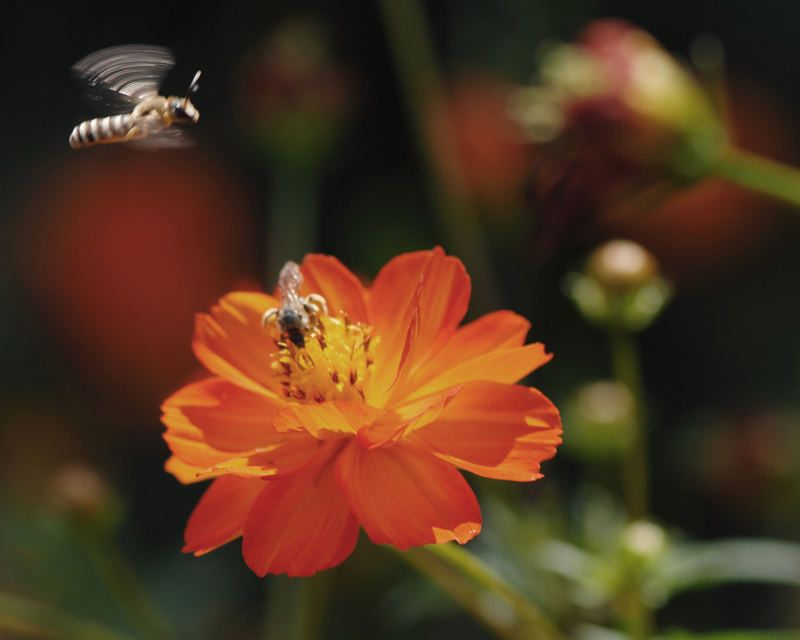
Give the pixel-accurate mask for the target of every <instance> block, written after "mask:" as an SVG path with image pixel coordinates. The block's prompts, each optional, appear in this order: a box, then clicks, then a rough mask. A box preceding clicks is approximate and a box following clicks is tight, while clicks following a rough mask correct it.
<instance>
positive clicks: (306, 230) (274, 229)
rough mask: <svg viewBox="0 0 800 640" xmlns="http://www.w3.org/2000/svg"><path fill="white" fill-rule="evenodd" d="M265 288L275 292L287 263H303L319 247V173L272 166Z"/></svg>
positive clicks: (277, 165)
mask: <svg viewBox="0 0 800 640" xmlns="http://www.w3.org/2000/svg"><path fill="white" fill-rule="evenodd" d="M272 169H273V170H272V179H271V185H270V193H271V200H270V211H269V218H268V219H269V224H268V226H267V232H266V246H265V247H264V250H265V252H266V267H265V272H264V280H265V286H266V287H267V288H268V290H269V289H271V288H272V287H273V286H275V283H276V282H277V280H278V273H279V272H280V270H281V267H282V266H283V265H284V263H285V262H286V261H287V260H294V261H295V262H301V261H302V260H303V256H304V255H306V254H307V253H311V252H313V251H315V250H316V248H317V197H318V190H319V183H318V180H317V172H316V171H315V170H313V169H310V168H307V167H302V166H291V163H287V164H284V165H281V164H280V163H279V162H274V163H273V164H272Z"/></svg>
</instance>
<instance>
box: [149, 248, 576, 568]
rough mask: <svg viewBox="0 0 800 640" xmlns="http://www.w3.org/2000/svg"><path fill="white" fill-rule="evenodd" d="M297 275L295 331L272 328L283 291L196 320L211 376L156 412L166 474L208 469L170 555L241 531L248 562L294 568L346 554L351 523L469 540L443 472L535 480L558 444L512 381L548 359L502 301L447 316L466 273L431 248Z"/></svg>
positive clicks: (468, 493) (547, 406)
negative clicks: (364, 269) (372, 275)
mask: <svg viewBox="0 0 800 640" xmlns="http://www.w3.org/2000/svg"><path fill="white" fill-rule="evenodd" d="M287 268H288V269H289V270H290V271H291V272H292V273H294V267H287ZM298 271H299V275H300V276H301V278H299V279H298V280H293V282H295V283H296V285H297V288H296V289H293V290H292V293H293V295H296V296H297V300H300V301H301V304H302V301H306V302H314V304H315V305H316V311H315V312H314V326H313V328H312V330H311V331H309V332H307V333H302V336H303V340H299V339H298V340H293V339H291V335H290V333H289V331H288V330H287V329H286V328H285V327H283V326H282V325H281V321H280V319H279V318H280V314H281V310H282V309H284V308H285V307H286V298H285V296H286V292H285V291H282V290H281V287H279V288H278V291H277V293H278V296H279V297H278V298H276V297H273V296H270V295H267V294H263V293H252V292H236V293H231V294H228V295H226V296H225V297H223V298H222V299H221V300H220V301H219V303H218V304H217V305H216V306H214V307H213V308H212V309H211V312H210V313H209V314H199V315H198V316H197V320H196V327H195V335H194V339H193V347H194V352H195V354H196V356H197V357H198V359H199V360H200V361H201V362H202V363H203V365H204V366H205V367H206V368H207V369H208V370H209V372H210V373H211V376H210V377H208V378H207V379H205V380H202V381H200V382H196V383H193V384H190V385H188V386H186V387H184V388H182V389H180V390H179V391H177V392H176V393H175V394H174V395H172V396H171V397H170V398H168V399H167V400H166V401H165V402H164V404H163V407H162V409H163V417H162V420H163V422H164V424H165V425H166V427H167V430H166V433H165V434H164V438H165V440H166V441H167V444H168V445H169V447H170V449H171V450H172V457H171V458H170V459H169V460H168V462H167V465H166V468H167V470H168V471H169V472H171V473H172V474H173V475H175V476H176V478H177V479H178V480H180V481H181V482H184V483H190V482H197V481H202V480H210V479H213V482H212V484H211V485H210V486H209V488H208V489H207V490H206V492H205V494H204V495H203V497H202V498H201V500H200V502H199V504H198V505H197V507H196V508H195V510H194V512H193V513H192V515H191V516H190V518H189V522H188V525H187V527H186V532H185V543H186V544H185V546H184V551H187V552H192V553H194V554H195V555H201V554H204V553H207V552H208V551H211V550H213V549H215V548H217V547H219V546H221V545H223V544H225V543H227V542H230V541H231V540H234V539H236V538H239V537H242V553H243V556H244V559H245V562H246V563H247V565H248V566H249V567H250V568H251V569H252V570H253V571H254V572H255V573H257V574H258V575H261V576H263V575H265V574H267V573H276V574H277V573H287V574H288V575H291V576H303V575H311V574H313V573H315V572H317V571H320V570H322V569H326V568H329V567H333V566H335V565H337V564H339V563H341V562H342V561H344V560H345V559H346V558H347V557H348V556H349V555H350V553H351V552H352V550H353V548H354V547H355V544H356V539H357V537H358V531H359V527H361V528H363V529H364V530H365V532H366V533H367V535H368V536H369V538H370V539H371V540H372V541H373V542H375V543H376V544H391V545H393V546H395V547H397V548H398V549H407V548H409V547H411V546H418V545H424V544H430V543H443V542H448V541H452V540H455V541H457V542H459V543H461V544H464V543H466V542H467V541H469V540H471V539H472V538H473V537H475V536H476V535H477V534H478V533H479V532H480V529H481V513H480V507H479V505H478V502H477V499H476V497H475V495H474V493H473V492H472V490H471V489H470V487H469V485H468V484H467V482H466V480H465V479H464V477H463V476H462V474H461V473H460V471H459V469H462V470H466V471H470V472H472V473H477V474H479V475H482V476H485V477H489V478H497V479H502V480H513V481H520V482H524V481H531V480H536V479H538V478H540V477H541V476H542V474H541V470H540V465H541V463H542V461H544V460H547V459H549V458H551V457H552V456H553V455H554V454H555V451H556V447H557V446H558V445H559V444H560V442H561V437H560V434H561V422H560V418H559V413H558V410H557V409H556V407H555V406H554V405H553V404H552V403H551V402H550V401H549V400H548V399H547V398H546V397H545V396H544V395H543V394H542V393H541V392H540V391H538V390H536V389H534V388H531V387H527V386H524V385H520V384H516V382H517V381H518V380H520V379H521V378H522V377H524V376H526V375H527V374H528V373H530V372H531V371H533V370H534V369H536V368H538V367H539V366H541V365H543V364H545V363H546V362H548V361H549V360H550V358H551V356H550V355H549V354H547V353H546V352H545V350H544V347H543V346H542V345H541V344H540V343H534V344H528V345H526V344H525V338H526V336H527V333H528V329H529V326H530V325H529V323H528V321H527V320H525V319H524V318H522V317H520V316H517V315H516V314H514V313H511V312H510V311H497V312H494V313H491V314H488V315H486V316H483V317H482V318H479V319H478V320H475V321H473V322H471V323H469V324H466V325H464V326H461V327H459V324H460V323H461V320H462V319H463V317H464V314H465V312H466V309H467V305H468V302H469V296H470V282H469V277H468V276H467V273H466V271H465V270H464V267H463V265H462V264H461V262H460V261H459V260H457V259H456V258H453V257H450V256H446V255H445V254H444V252H443V251H442V250H441V249H440V248H436V249H434V250H432V251H420V252H415V253H408V254H404V255H401V256H399V257H397V258H395V259H393V260H391V261H390V262H389V263H388V264H387V265H386V266H385V267H383V269H381V271H380V272H379V273H378V275H377V277H376V279H375V281H374V283H373V284H372V286H371V287H369V288H366V287H364V286H363V285H362V284H361V283H360V282H359V280H358V279H357V278H356V277H355V276H354V275H353V274H352V273H351V272H350V271H349V270H347V269H346V268H345V267H344V266H343V265H342V264H341V263H340V262H339V261H338V260H336V259H335V258H333V257H329V256H323V255H308V256H306V258H305V260H304V261H303V263H302V264H301V265H300V266H299V269H298ZM295 275H297V274H295ZM281 296H284V300H283V301H281V299H279V298H280V297H281ZM312 296H313V297H312ZM323 303H324V304H323ZM265 318H269V319H270V320H269V321H267V322H266V323H265V324H264V325H263V326H262V320H263V319H265ZM273 318H274V319H275V322H272V321H271V320H272V319H273Z"/></svg>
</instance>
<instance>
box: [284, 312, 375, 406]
mask: <svg viewBox="0 0 800 640" xmlns="http://www.w3.org/2000/svg"><path fill="white" fill-rule="evenodd" d="M371 337H372V336H371V328H370V327H365V326H364V325H362V324H361V323H359V322H353V321H351V320H350V319H349V318H348V317H347V316H346V315H344V314H340V315H339V316H336V317H334V316H327V315H323V316H320V318H319V319H318V323H317V326H315V327H314V330H313V331H312V332H310V333H309V334H308V335H307V336H306V339H305V341H304V344H303V345H302V346H297V345H296V344H294V343H292V342H291V341H289V340H287V341H285V342H284V343H283V344H282V345H281V346H280V348H279V349H278V350H277V351H276V352H275V353H273V354H272V355H271V356H270V357H271V359H272V364H271V367H272V370H273V371H274V372H275V375H276V376H277V377H278V379H279V380H278V382H279V384H280V385H281V387H282V388H283V393H284V395H285V396H286V397H287V398H293V399H297V400H299V401H306V402H324V401H330V400H350V401H363V400H364V397H365V396H364V384H365V382H366V380H367V378H368V377H369V375H370V372H371V370H372V356H371V354H370V353H369V347H370V343H371V342H372V340H371ZM346 383H349V384H346Z"/></svg>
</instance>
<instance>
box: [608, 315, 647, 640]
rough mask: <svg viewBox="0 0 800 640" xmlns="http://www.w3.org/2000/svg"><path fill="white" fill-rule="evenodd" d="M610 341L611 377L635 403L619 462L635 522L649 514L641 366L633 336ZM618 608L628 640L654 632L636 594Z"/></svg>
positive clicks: (628, 507)
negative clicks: (628, 437) (628, 436)
mask: <svg viewBox="0 0 800 640" xmlns="http://www.w3.org/2000/svg"><path fill="white" fill-rule="evenodd" d="M609 338H610V341H611V360H612V366H613V370H614V377H615V378H616V379H617V380H619V381H620V382H622V383H623V384H624V385H626V386H627V387H628V389H629V390H630V392H631V395H632V396H633V402H634V407H633V412H634V420H633V423H634V432H633V436H632V439H631V442H630V444H629V446H628V449H627V451H626V453H625V457H624V459H623V461H622V487H623V493H624V498H625V507H626V511H627V515H628V519H629V520H630V521H634V520H640V519H643V518H646V517H647V515H648V513H649V511H650V505H649V503H650V496H649V494H650V490H649V484H650V482H649V456H648V452H647V442H648V438H647V424H646V418H645V409H644V387H643V384H642V373H641V364H640V361H639V353H638V349H637V346H636V340H635V338H634V335H633V334H632V333H630V332H628V331H624V330H618V331H612V332H611V333H610V335H609ZM619 605H620V610H621V616H622V618H623V621H624V624H625V627H626V631H627V633H628V635H629V637H630V638H631V640H646V639H647V638H649V637H650V636H651V635H652V633H653V629H654V620H653V612H652V611H651V610H650V608H649V607H648V606H646V605H645V604H644V602H642V599H641V597H640V594H639V593H638V591H637V592H635V593H629V594H627V595H626V596H624V597H623V599H622V601H621V602H620V603H619Z"/></svg>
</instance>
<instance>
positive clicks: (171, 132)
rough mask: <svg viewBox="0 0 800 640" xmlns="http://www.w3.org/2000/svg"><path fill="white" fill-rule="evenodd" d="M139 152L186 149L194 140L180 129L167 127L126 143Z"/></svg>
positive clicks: (191, 145) (192, 144)
mask: <svg viewBox="0 0 800 640" xmlns="http://www.w3.org/2000/svg"><path fill="white" fill-rule="evenodd" d="M127 144H128V146H132V147H136V148H137V149H139V150H141V151H160V150H165V149H186V148H188V147H193V146H194V144H195V143H194V140H192V138H191V137H189V136H188V135H187V134H186V132H185V131H183V130H182V129H176V128H175V127H169V128H168V129H163V130H162V131H159V132H158V133H155V134H153V135H150V136H146V137H144V138H137V139H135V140H131V141H130V142H128V143H127Z"/></svg>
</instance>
